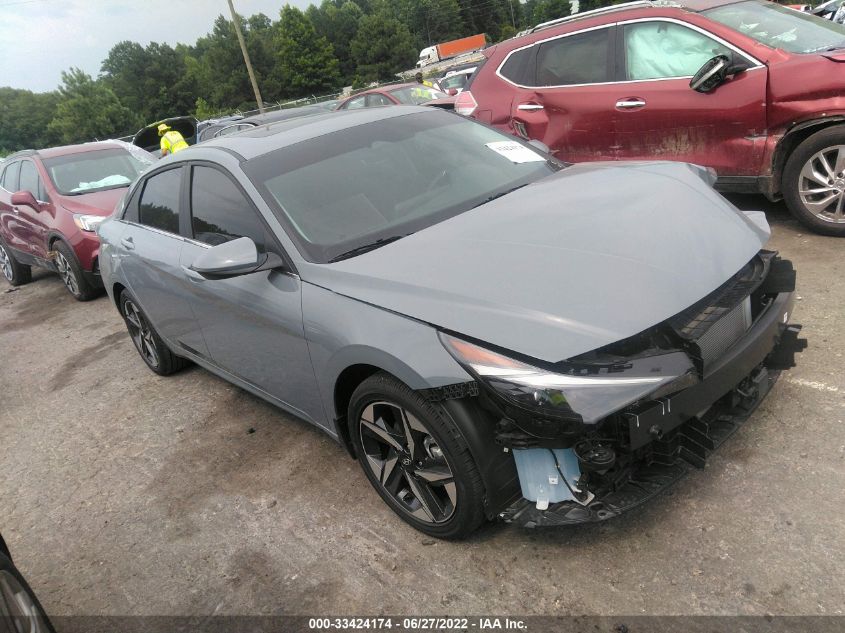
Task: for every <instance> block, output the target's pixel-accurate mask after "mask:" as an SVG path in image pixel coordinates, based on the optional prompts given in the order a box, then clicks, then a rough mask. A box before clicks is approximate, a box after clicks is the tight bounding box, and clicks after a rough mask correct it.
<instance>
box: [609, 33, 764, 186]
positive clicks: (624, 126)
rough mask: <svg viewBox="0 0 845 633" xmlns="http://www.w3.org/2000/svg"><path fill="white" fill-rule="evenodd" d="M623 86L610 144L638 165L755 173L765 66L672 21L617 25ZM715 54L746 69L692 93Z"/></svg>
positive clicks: (618, 86)
mask: <svg viewBox="0 0 845 633" xmlns="http://www.w3.org/2000/svg"><path fill="white" fill-rule="evenodd" d="M617 28H618V29H619V34H618V42H619V45H618V46H617V51H618V55H619V59H620V67H621V69H622V72H623V79H624V81H622V82H620V83H618V84H616V85H615V86H614V89H615V92H614V104H613V106H612V111H613V112H614V113H615V119H614V129H615V130H616V139H615V142H614V145H615V146H616V147H617V148H618V155H619V157H620V158H624V159H635V160H677V161H684V162H690V163H696V164H699V165H705V166H707V167H713V168H715V169H716V171H717V173H718V174H719V175H720V176H756V175H758V174H759V173H760V167H761V165H762V161H763V150H764V146H765V140H766V75H767V70H766V67H765V66H763V65H761V64H759V63H758V62H756V60H753V59H751V58H749V57H747V56H745V55H744V54H743V53H741V52H740V51H738V50H736V49H733V48H731V47H730V46H729V45H727V43H725V42H722V41H720V40H717V39H716V38H715V37H714V36H712V35H711V34H709V33H707V32H705V31H702V30H700V29H698V28H697V27H692V26H690V25H685V24H680V23H678V22H675V21H670V20H660V19H649V20H638V21H634V22H628V23H624V24H619V25H618V27H617ZM716 55H726V56H727V57H728V58H729V59H731V60H732V62H735V63H741V64H743V65H745V66H746V68H747V69H746V70H745V71H743V72H740V73H738V74H737V75H735V76H734V77H733V78H731V79H728V80H727V81H726V82H725V83H724V84H722V85H721V86H719V87H717V88H716V89H715V90H713V91H712V92H710V93H706V94H702V93H699V92H696V91H694V90H692V89H691V88H690V87H689V82H690V79H691V77H692V76H693V75H694V74H695V73H696V72H697V71H698V69H699V68H701V66H702V65H703V64H704V62H706V61H707V60H709V59H711V58H712V57H714V56H716Z"/></svg>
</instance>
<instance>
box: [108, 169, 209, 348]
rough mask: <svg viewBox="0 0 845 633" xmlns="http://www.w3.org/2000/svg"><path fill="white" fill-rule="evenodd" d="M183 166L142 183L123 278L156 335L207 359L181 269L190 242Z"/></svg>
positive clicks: (127, 235) (129, 220) (128, 227)
mask: <svg viewBox="0 0 845 633" xmlns="http://www.w3.org/2000/svg"><path fill="white" fill-rule="evenodd" d="M183 171H185V168H183V167H182V166H181V165H179V166H176V167H173V168H170V169H166V170H163V171H158V172H155V173H154V174H152V175H150V176H149V177H148V178H146V179H145V180H144V182H142V183H140V184H139V186H138V187H137V188H136V190H135V192H134V193H133V195H132V198H131V199H130V200H129V202H128V204H127V206H126V210H125V212H124V215H123V221H124V223H125V226H124V229H123V234H122V236H121V240H120V243H119V244H118V245H117V246H116V250H117V253H118V257H119V259H120V267H121V270H122V271H123V278H124V279H125V281H126V283H127V285H128V286H129V290H130V292H131V293H132V294H133V295H134V296H135V299H137V301H138V302H139V303H140V304H141V309H142V310H143V311H144V312H145V313H146V315H147V316H148V317H149V319H150V321H151V322H152V325H153V327H154V328H155V329H156V331H157V332H158V333H159V334H160V335H162V336H163V337H164V338H166V339H167V340H168V341H169V342H170V343H171V344H173V345H176V346H186V347H188V348H189V349H190V350H192V351H194V350H195V351H197V352H199V353H200V354H205V353H206V349H205V344H204V342H203V340H202V336H201V335H200V334H199V332H198V328H197V324H196V321H195V319H194V315H193V312H192V311H191V308H190V304H189V303H188V294H187V292H186V279H185V275H184V271H183V270H182V267H181V265H180V263H179V258H180V256H181V253H182V247H183V245H184V244H185V239H184V238H183V237H182V236H181V235H180V234H179V219H180V216H181V214H182V213H185V212H186V211H184V210H183V209H182V205H181V199H182V186H183V183H182V173H183Z"/></svg>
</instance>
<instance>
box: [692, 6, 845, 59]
mask: <svg viewBox="0 0 845 633" xmlns="http://www.w3.org/2000/svg"><path fill="white" fill-rule="evenodd" d="M703 14H704V15H705V16H707V17H708V18H710V19H711V20H714V21H716V22H720V23H721V24H724V25H725V26H728V27H730V28H732V29H734V30H736V31H739V32H740V33H743V34H745V35H748V36H749V37H752V38H754V39H755V40H757V41H758V42H760V43H762V44H765V45H767V46H771V47H772V48H781V49H783V50H785V51H788V52H790V53H814V52H817V51H823V50H827V49H831V48H837V47H840V46H845V26H842V25H841V24H836V23H835V22H831V21H830V20H824V19H822V18H819V17H817V16H815V15H810V14H809V13H803V12H801V11H795V10H794V9H790V8H788V7H783V6H780V5H777V4H775V3H774V2H766V1H765V0H763V1H759V0H753V1H749V2H738V3H736V4H727V5H724V6H721V7H716V8H715V9H709V10H708V11H704V12H703Z"/></svg>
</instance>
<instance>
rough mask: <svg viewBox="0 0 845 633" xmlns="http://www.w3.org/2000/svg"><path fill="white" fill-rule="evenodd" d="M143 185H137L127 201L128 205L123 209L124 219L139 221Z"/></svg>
mask: <svg viewBox="0 0 845 633" xmlns="http://www.w3.org/2000/svg"><path fill="white" fill-rule="evenodd" d="M142 188H143V187H137V188H136V189H135V191H133V192H132V197H131V198H129V201H128V202H127V203H126V206H125V207H124V209H123V216H122V217H123V219H124V220H126V221H127V222H137V221H138V198H139V197H140V196H141V189H142Z"/></svg>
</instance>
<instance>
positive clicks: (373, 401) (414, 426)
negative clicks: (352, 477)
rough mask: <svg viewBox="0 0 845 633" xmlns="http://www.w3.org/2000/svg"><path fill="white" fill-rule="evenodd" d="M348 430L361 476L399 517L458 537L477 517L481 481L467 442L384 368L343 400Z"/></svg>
mask: <svg viewBox="0 0 845 633" xmlns="http://www.w3.org/2000/svg"><path fill="white" fill-rule="evenodd" d="M348 415H349V431H350V437H351V438H352V442H353V445H354V447H355V453H356V454H357V456H358V461H359V462H360V463H361V467H362V468H363V469H364V473H365V474H366V476H367V479H369V480H370V483H371V484H372V486H373V487H374V488H375V489H376V491H377V492H378V493H379V495H380V496H381V498H382V499H383V500H384V501H385V503H387V505H388V506H390V508H391V509H392V510H393V511H394V512H395V513H396V514H398V515H399V516H400V517H401V518H402V519H403V520H404V521H405V522H407V523H408V524H410V525H411V526H413V527H414V528H416V529H417V530H419V531H420V532H423V533H425V534H428V535H429V536H434V537H437V538H442V539H461V538H464V537H466V536H467V535H469V534H470V533H472V532H473V531H474V530H475V529H476V528H478V526H480V525H481V524H482V523H483V522H484V507H483V500H484V486H483V484H482V481H481V476H480V474H479V472H478V467H477V466H476V464H475V461H474V460H473V458H472V455H471V454H470V451H469V447H468V446H467V443H466V441H465V440H464V439H463V437H462V436H461V434H460V433H459V431H458V429H457V427H456V426H455V424H454V422H452V420H451V419H450V418H449V416H448V414H447V413H446V411H445V410H444V409H443V408H442V407H440V406H439V405H438V404H436V403H433V402H429V401H428V400H426V399H425V398H423V397H422V396H420V395H419V394H418V393H416V392H415V391H413V390H412V389H410V388H409V387H407V386H406V385H404V384H403V383H401V382H399V381H398V380H396V379H395V378H393V377H392V376H390V375H389V374H386V373H378V374H375V375H373V376H371V377H370V378H367V379H366V380H364V381H363V382H362V383H361V384H360V385H359V386H358V388H357V389H356V390H355V392H354V393H353V394H352V399H351V401H350V403H349V411H348Z"/></svg>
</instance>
